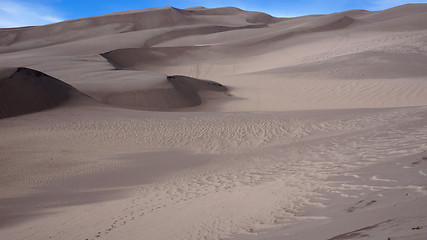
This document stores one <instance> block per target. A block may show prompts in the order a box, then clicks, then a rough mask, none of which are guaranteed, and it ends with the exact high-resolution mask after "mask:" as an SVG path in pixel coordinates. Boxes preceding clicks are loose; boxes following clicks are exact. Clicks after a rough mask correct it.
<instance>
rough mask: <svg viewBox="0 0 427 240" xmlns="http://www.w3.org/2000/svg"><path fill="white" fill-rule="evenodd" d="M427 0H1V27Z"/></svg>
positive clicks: (292, 12) (295, 12)
mask: <svg viewBox="0 0 427 240" xmlns="http://www.w3.org/2000/svg"><path fill="white" fill-rule="evenodd" d="M405 3H427V0H425V1H420V0H413V1H406V0H370V1H369V0H317V1H316V0H300V1H295V0H269V1H268V0H267V1H266V0H228V1H227V0H210V1H207V0H165V1H161V0H133V1H131V0H103V1H97V0H20V1H16V0H0V28H4V27H20V26H30V25H43V24H49V23H54V22H59V21H63V20H70V19H76V18H83V17H89V16H97V15H102V14H107V13H112V12H117V11H125V10H133V9H142V8H154V7H163V6H173V7H177V8H187V7H194V6H204V7H209V8H212V7H224V6H234V7H238V8H242V9H244V10H252V11H261V12H266V13H269V14H271V15H273V16H278V17H294V16H301V15H308V14H327V13H332V12H340V11H345V10H349V9H365V10H373V11H375V10H382V9H386V8H390V7H394V6H397V5H401V4H405Z"/></svg>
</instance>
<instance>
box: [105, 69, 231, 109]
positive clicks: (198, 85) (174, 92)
mask: <svg viewBox="0 0 427 240" xmlns="http://www.w3.org/2000/svg"><path fill="white" fill-rule="evenodd" d="M167 81H168V82H169V84H170V86H169V87H162V88H149V89H140V90H133V91H125V92H123V91H122V92H115V93H110V94H108V95H106V96H105V97H104V98H103V99H102V100H103V102H105V103H107V104H112V105H116V106H121V107H126V108H132V109H140V110H157V111H173V110H176V109H179V108H188V107H194V106H198V105H200V104H202V98H203V96H204V93H203V91H212V92H222V93H225V92H226V91H227V90H228V88H227V87H226V86H224V85H222V84H220V83H217V82H214V81H207V80H200V79H196V78H191V77H187V76H168V77H167ZM222 96H223V98H226V95H225V94H224V95H222Z"/></svg>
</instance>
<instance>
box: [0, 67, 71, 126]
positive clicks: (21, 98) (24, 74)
mask: <svg viewBox="0 0 427 240" xmlns="http://www.w3.org/2000/svg"><path fill="white" fill-rule="evenodd" d="M78 94H79V93H78V91H77V90H76V89H75V88H73V87H72V86H70V85H69V84H67V83H64V82H62V81H60V80H58V79H56V78H53V77H51V76H49V75H46V74H44V73H42V72H39V71H36V70H33V69H29V68H18V69H17V70H16V71H15V72H14V73H13V74H12V75H11V76H10V77H8V78H2V79H0V119H1V118H8V117H13V116H19V115H22V114H27V113H32V112H37V111H41V110H45V109H49V108H53V107H56V106H59V105H60V104H62V103H64V102H66V101H67V100H69V99H70V98H71V97H72V96H73V95H78Z"/></svg>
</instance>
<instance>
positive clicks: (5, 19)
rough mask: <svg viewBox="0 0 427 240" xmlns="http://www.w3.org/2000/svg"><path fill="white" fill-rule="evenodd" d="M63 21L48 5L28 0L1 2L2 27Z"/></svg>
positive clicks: (0, 17) (0, 22)
mask: <svg viewBox="0 0 427 240" xmlns="http://www.w3.org/2000/svg"><path fill="white" fill-rule="evenodd" d="M60 21H63V20H62V18H61V17H60V14H59V13H57V12H56V11H55V10H53V9H51V8H49V7H48V6H45V5H41V4H35V3H30V2H28V1H27V2H26V1H12V0H3V1H2V3H1V4H0V28H8V27H22V26H35V25H45V24H49V23H55V22H60Z"/></svg>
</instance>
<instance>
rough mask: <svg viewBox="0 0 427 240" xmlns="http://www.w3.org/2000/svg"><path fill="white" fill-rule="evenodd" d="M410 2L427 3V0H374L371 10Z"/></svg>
mask: <svg viewBox="0 0 427 240" xmlns="http://www.w3.org/2000/svg"><path fill="white" fill-rule="evenodd" d="M408 3H427V1H426V0H412V1H411V0H409V1H408V0H376V1H373V3H372V6H371V7H370V9H369V10H384V9H387V8H392V7H395V6H399V5H403V4H408Z"/></svg>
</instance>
